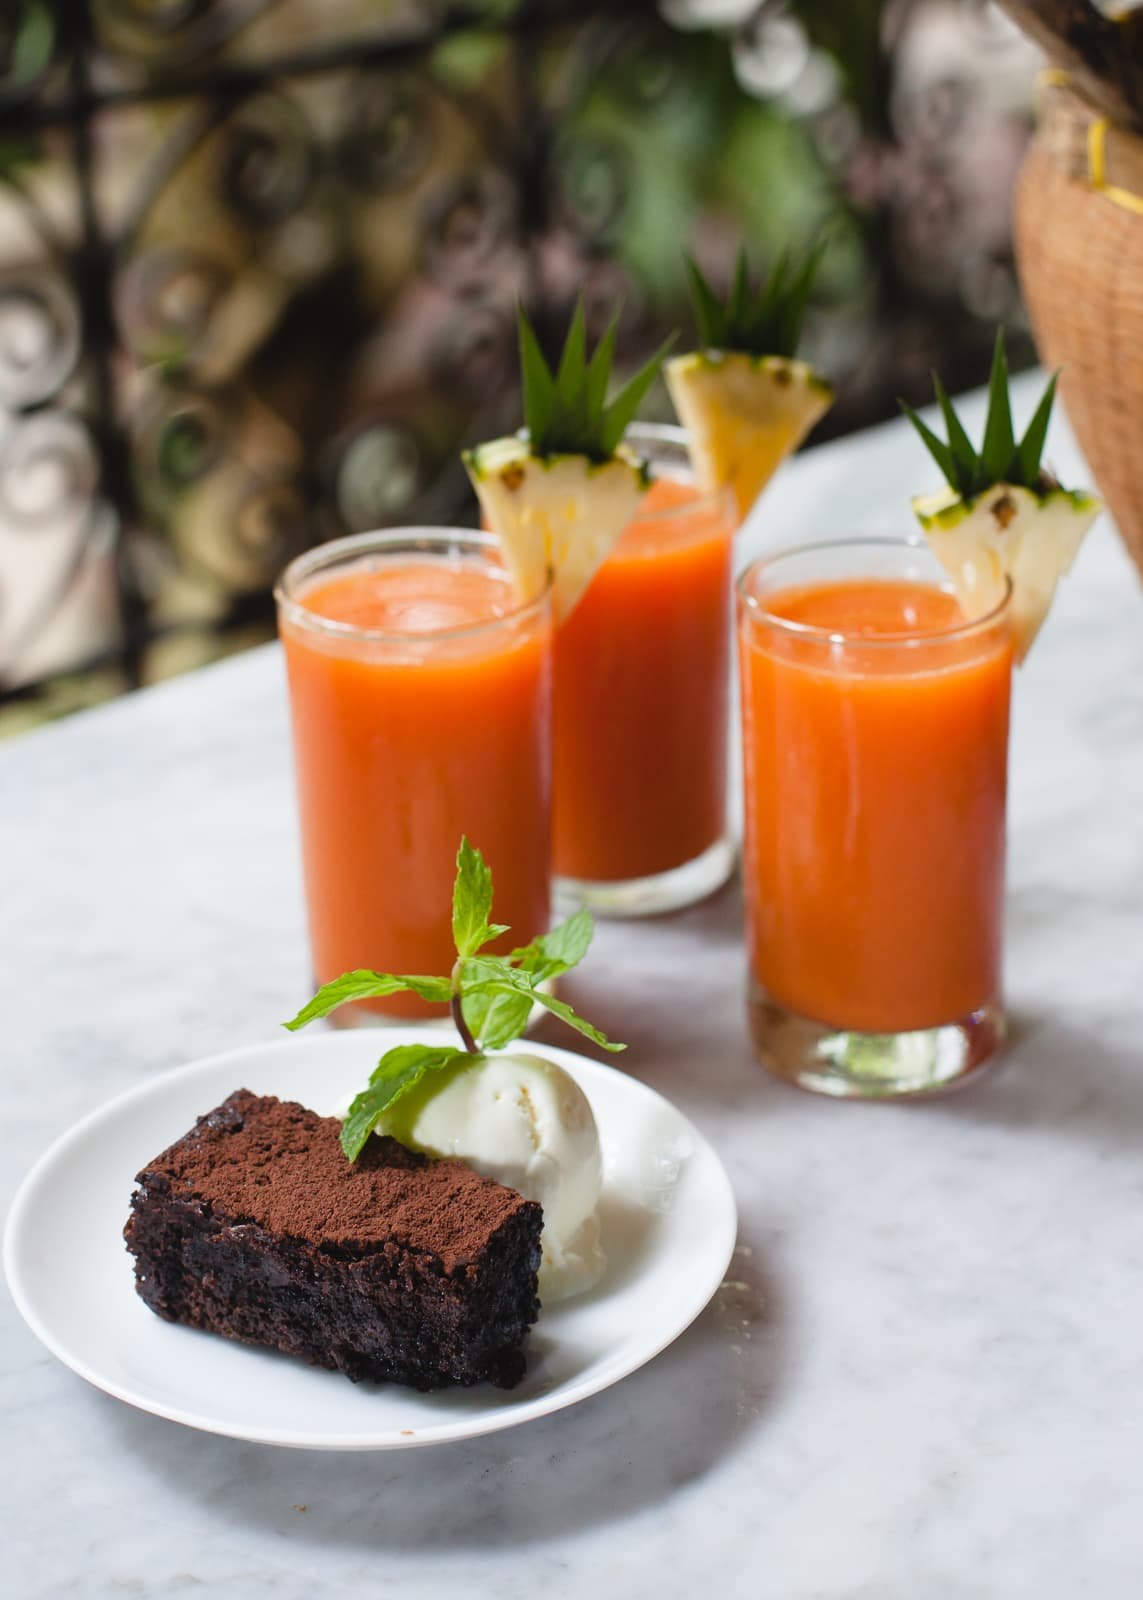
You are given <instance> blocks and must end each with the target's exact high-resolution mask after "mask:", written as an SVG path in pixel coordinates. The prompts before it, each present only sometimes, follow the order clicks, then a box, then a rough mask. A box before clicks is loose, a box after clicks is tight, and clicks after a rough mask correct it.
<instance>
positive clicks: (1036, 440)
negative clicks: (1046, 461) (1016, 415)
mask: <svg viewBox="0 0 1143 1600" xmlns="http://www.w3.org/2000/svg"><path fill="white" fill-rule="evenodd" d="M1059 376H1060V375H1059V373H1058V372H1054V373H1053V374H1052V376H1051V378H1050V379H1049V382H1048V387H1047V388H1046V389H1045V390H1044V392H1043V394H1042V395H1041V396H1040V403H1039V405H1038V406H1037V407H1036V410H1035V413H1034V415H1033V417H1032V420H1031V422H1030V423H1029V424H1028V426H1027V429H1026V430H1025V433H1024V437H1023V439H1021V441H1020V446H1019V449H1018V450H1017V452H1016V456H1017V460H1018V461H1019V463H1020V482H1021V483H1022V484H1023V485H1024V486H1025V487H1026V488H1028V489H1031V488H1034V487H1035V485H1036V483H1037V482H1038V480H1039V477H1040V458H1041V457H1042V456H1043V454H1044V443H1045V440H1046V439H1047V437H1048V423H1049V421H1050V420H1051V416H1052V403H1053V401H1054V400H1055V398H1056V383H1057V382H1058V380H1059Z"/></svg>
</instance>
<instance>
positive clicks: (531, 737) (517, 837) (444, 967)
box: [277, 528, 552, 1023]
mask: <svg viewBox="0 0 1143 1600" xmlns="http://www.w3.org/2000/svg"><path fill="white" fill-rule="evenodd" d="M277 601H278V622H279V631H280V633H281V637H282V643H283V645H284V647H285V655H286V667H287V673H288V677H289V688H290V707H291V713H292V719H293V732H294V755H295V763H296V769H297V782H298V801H299V810H300V815H301V832H302V854H303V860H304V866H305V882H306V899H307V903H308V909H309V926H310V944H311V949H312V954H313V966H314V978H315V981H316V982H317V983H319V984H322V983H327V982H329V980H330V979H332V978H336V977H338V976H339V975H340V974H341V973H342V972H347V971H350V970H352V969H354V968H357V967H368V968H373V969H375V970H377V971H382V972H416V973H441V972H448V971H449V969H450V967H451V966H452V963H453V960H454V959H455V955H456V952H455V949H454V947H453V940H452V925H451V917H450V904H451V895H452V882H453V877H454V875H455V871H456V852H457V847H458V845H459V843H460V839H461V836H462V835H464V834H466V835H467V836H468V838H469V839H470V840H471V841H472V843H473V844H474V845H476V846H477V847H478V848H479V849H480V850H482V851H483V852H484V855H485V858H486V859H487V861H488V863H489V865H490V867H491V868H492V873H493V876H494V879H495V883H496V912H497V916H498V917H499V918H502V920H503V921H504V922H506V923H508V924H509V925H510V927H511V930H512V931H511V934H510V935H508V936H507V938H506V940H505V941H502V942H503V943H504V946H505V948H509V947H510V946H512V945H514V944H516V943H521V944H522V943H525V942H526V941H528V940H529V939H531V938H533V937H534V936H535V935H536V934H537V933H542V932H543V931H544V930H545V929H546V928H547V926H548V899H549V876H550V871H551V822H550V817H551V811H550V791H551V774H550V767H551V683H552V620H551V596H550V591H549V590H548V589H545V591H544V593H543V594H541V595H540V596H539V597H538V598H537V599H535V600H533V601H531V602H529V603H528V604H526V605H521V604H520V602H519V600H518V599H517V598H516V595H515V592H514V590H513V588H512V584H511V582H510V579H509V577H508V574H507V572H506V570H505V568H504V566H503V565H502V563H501V561H500V558H499V554H498V551H497V546H496V541H495V540H494V539H492V538H489V537H488V536H487V535H483V534H477V533H467V532H457V531H454V530H451V529H445V528H408V529H401V530H395V531H393V532H386V533H367V534H360V535H356V536H354V537H353V538H348V539H337V540H335V541H333V542H332V543H330V544H325V545H320V546H318V547H317V548H316V549H314V550H311V551H309V552H308V553H307V554H305V555H303V556H300V557H299V558H298V559H297V560H296V561H294V562H293V563H292V564H291V565H290V566H289V567H288V568H287V569H286V572H285V574H284V576H283V578H282V580H281V582H280V584H279V586H278V590H277ZM443 1010H444V1008H442V1007H433V1006H429V1005H426V1003H425V1002H423V1001H421V1000H419V999H418V998H417V997H416V996H415V995H407V994H401V995H392V996H390V997H387V998H385V999H383V1000H371V1001H368V1002H365V1003H363V1004H362V1005H360V1006H346V1007H344V1008H343V1009H342V1010H341V1011H339V1012H337V1013H336V1016H337V1017H338V1018H340V1019H344V1020H346V1021H348V1022H350V1023H352V1022H363V1021H364V1022H368V1021H373V1022H376V1021H378V1020H384V1018H386V1017H390V1018H407V1017H425V1016H432V1015H434V1014H437V1013H440V1014H443ZM347 1012H348V1013H350V1015H349V1016H348V1017H347V1016H346V1013H347Z"/></svg>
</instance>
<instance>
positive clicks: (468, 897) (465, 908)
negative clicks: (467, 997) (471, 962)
mask: <svg viewBox="0 0 1143 1600" xmlns="http://www.w3.org/2000/svg"><path fill="white" fill-rule="evenodd" d="M491 914H492V870H491V868H490V867H489V866H488V864H487V862H486V861H485V859H484V857H483V855H482V854H481V853H480V851H479V850H476V849H474V848H473V846H472V845H470V844H469V842H468V840H467V839H462V840H461V841H460V849H459V850H458V851H457V855H456V884H455V886H454V888H453V892H452V936H453V940H454V942H455V944H456V953H457V955H458V956H460V958H461V959H462V960H464V958H465V957H466V956H471V955H475V954H476V952H477V951H478V950H479V949H480V948H481V947H482V946H483V945H486V944H487V943H488V942H489V940H491V939H496V938H499V936H500V934H502V933H507V932H508V929H507V926H506V925H505V924H504V923H502V922H489V920H488V918H489V917H490V916H491Z"/></svg>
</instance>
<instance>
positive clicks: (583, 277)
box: [0, 0, 1031, 728]
mask: <svg viewBox="0 0 1143 1600" xmlns="http://www.w3.org/2000/svg"><path fill="white" fill-rule="evenodd" d="M716 9H717V11H718V13H719V15H720V16H721V17H722V18H723V19H724V21H725V20H726V19H729V25H727V26H723V27H721V28H718V29H710V28H708V27H705V26H704V25H703V24H704V17H705V15H706V14H707V12H708V11H709V7H708V6H707V5H706V4H705V3H704V0H663V3H662V4H661V5H654V4H650V3H638V0H606V3H596V0H488V3H485V4H473V5H466V6H457V5H450V4H448V3H446V0H404V3H386V0H68V3H67V4H59V3H55V0H5V3H4V6H3V8H2V14H0V705H3V706H6V708H7V709H6V711H5V712H3V714H2V717H3V718H7V726H9V727H11V726H15V725H17V724H18V723H20V722H23V721H26V720H28V719H29V717H30V716H33V715H34V716H36V717H40V716H43V715H50V714H52V713H53V712H54V711H57V710H61V709H68V708H70V707H71V706H73V705H77V704H82V703H85V702H87V701H89V700H91V699H93V698H102V697H104V696H106V695H107V694H111V693H115V692H117V691H119V690H120V689H123V688H128V687H131V686H133V685H136V684H139V683H142V682H145V681H149V680H151V679H153V678H155V677H158V676H162V675H164V674H166V673H168V672H171V671H175V670H178V669H180V668H181V667H184V666H188V665H192V664H194V663H196V662H197V661H200V660H204V659H207V658H209V657H210V656H212V655H215V654H218V653H219V652H220V651H222V650H225V649H230V648H235V647H238V646H240V645H241V644H243V643H245V642H247V641H249V640H252V639H255V638H259V637H264V636H265V635H266V634H267V633H268V631H269V629H270V626H271V622H272V612H271V601H270V598H269V589H270V585H271V582H272V580H273V578H274V576H275V575H276V573H277V571H278V570H279V569H280V567H281V566H282V564H283V563H284V562H285V561H286V560H287V559H288V558H289V557H290V556H291V555H292V554H293V553H295V552H296V551H297V550H298V549H300V548H303V547H304V546H306V545H308V544H310V543H313V542H314V541H315V540H318V539H323V538H326V537H329V536H331V535H333V534H335V533H337V532H341V531H347V530H353V529H358V528H364V527H371V526H377V525H381V524H385V523H395V522H403V521H423V522H428V521H451V520H456V519H458V518H461V519H463V518H465V517H467V516H468V515H469V513H470V505H469V501H468V493H467V486H466V484H465V481H464V478H463V474H462V472H461V469H460V466H459V461H458V450H459V448H460V447H461V446H462V445H463V444H465V443H467V442H469V441H471V440H472V439H473V438H476V437H480V436H481V435H487V434H488V433H490V432H492V431H496V430H502V429H505V428H508V427H511V426H514V425H515V423H516V421H517V420H518V416H517V412H518V398H517V393H516V380H515V354H514V330H513V311H514V305H515V302H516V301H517V299H523V300H524V301H526V302H527V303H528V304H529V306H530V307H531V308H532V310H533V312H534V314H535V315H536V317H537V319H538V321H539V323H540V325H541V327H544V326H547V328H548V329H549V331H550V333H551V334H552V335H553V336H554V334H555V333H556V331H558V330H559V329H560V328H561V327H562V325H563V322H564V319H565V318H566V316H567V314H568V310H569V307H570V305H571V303H572V301H573V300H574V297H575V295H576V294H577V293H579V292H581V291H582V292H583V293H584V294H585V295H586V296H587V300H588V305H589V310H590V309H592V308H594V309H595V311H596V314H597V315H599V316H602V315H603V314H604V312H605V310H606V309H607V308H608V307H609V306H610V305H611V303H612V302H613V301H615V300H616V299H621V300H622V302H623V305H624V312H623V321H622V325H621V354H622V355H623V356H624V357H625V358H627V359H634V358H637V357H639V356H640V355H642V354H643V353H644V352H645V351H646V350H647V349H649V348H650V347H651V346H652V345H653V344H654V343H655V342H657V341H658V339H659V337H660V336H661V333H662V331H663V329H664V328H665V327H666V326H670V325H677V324H678V323H680V322H684V323H685V321H686V317H687V313H686V309H685V296H684V293H683V284H682V274H681V270H680V252H681V249H682V248H683V247H686V248H689V249H691V250H693V251H694V252H695V253H697V254H698V255H699V257H700V259H702V260H704V262H705V264H706V265H707V267H708V269H709V270H710V271H711V272H713V273H714V274H715V275H716V276H717V275H718V274H719V273H720V272H721V271H723V270H724V269H725V267H726V265H727V264H728V263H729V261H730V259H731V257H732V255H733V252H734V249H735V248H736V246H737V243H738V241H739V239H740V238H743V237H744V238H746V240H747V241H748V242H749V243H750V244H751V245H752V247H753V249H754V254H755V256H756V258H757V259H758V261H759V263H761V262H763V261H764V260H765V259H766V258H767V257H768V256H770V255H771V254H772V253H773V251H774V250H775V249H776V248H777V247H778V246H779V245H780V244H781V243H782V242H784V241H785V240H786V239H788V238H790V237H795V238H797V237H805V236H808V235H811V234H814V233H816V232H817V231H819V230H820V229H821V228H822V227H824V226H828V227H829V228H830V229H831V232H832V236H833V239H834V244H833V247H832V248H831V251H830V255H829V258H828V263H827V269H826V274H825V278H824V281H823V284H822V294H821V304H820V305H819V307H818V310H817V313H816V318H815V321H814V322H813V324H812V326H811V329H810V337H811V340H812V341H813V342H814V345H815V352H814V353H815V354H816V355H817V356H818V358H819V359H821V360H822V361H824V362H825V364H826V365H827V366H830V367H831V368H832V369H833V370H834V371H835V372H836V373H838V374H839V375H840V376H842V377H843V378H844V379H845V382H844V386H843V391H842V399H841V403H840V405H839V407H838V409H837V411H836V413H835V414H834V417H833V419H832V421H831V424H830V426H831V427H833V428H838V427H845V426H852V425H854V424H856V423H858V422H863V421H867V420H871V419H874V418H876V417H877V416H879V415H884V414H887V412H888V411H889V409H890V408H891V405H892V402H893V397H894V395H895V394H896V393H898V392H906V393H910V394H916V393H917V392H918V391H919V390H920V388H921V387H922V386H923V382H924V373H925V371H926V369H927V367H928V366H929V365H930V364H932V363H933V362H936V363H938V364H941V365H942V367H943V368H944V370H945V371H946V373H947V374H948V376H949V378H950V381H951V382H952V384H953V385H954V386H956V385H957V384H958V383H964V382H969V381H974V380H975V379H976V378H977V377H978V376H979V375H980V373H981V371H982V366H983V362H984V360H985V354H986V350H987V347H988V344H989V341H990V336H991V323H992V321H993V320H994V319H995V318H996V317H998V316H1009V317H1011V316H1013V315H1018V310H1017V308H1016V303H1015V291H1014V285H1013V278H1012V273H1011V263H1010V259H1009V251H1008V235H1007V186H1008V184H1009V183H1010V180H1011V175H1012V171H1013V170H1014V166H1015V163H1016V161H1017V159H1018V157H1019V153H1020V150H1021V148H1022V144H1023V140H1024V137H1025V132H1026V126H1027V109H1028V108H1027V102H1028V92H1027V85H1028V84H1029V83H1030V78H1031V64H1030V62H1029V60H1028V58H1027V56H1026V54H1025V52H1024V51H1023V48H1022V47H1021V46H1019V45H1018V44H1017V43H1016V41H1015V40H1014V38H1013V37H1012V36H1010V35H1009V34H1008V33H1007V32H1006V31H1005V30H1004V28H1003V26H1002V25H1001V24H999V23H997V22H996V21H995V20H994V19H993V18H992V17H991V16H990V15H989V14H988V13H987V10H986V9H985V8H982V7H981V6H979V5H970V4H965V5H963V6H962V7H961V9H960V13H959V22H958V27H959V30H960V31H959V32H958V33H957V34H956V36H955V37H956V38H957V39H959V40H961V41H962V45H963V49H962V52H961V56H960V57H957V55H956V52H955V51H953V52H952V54H951V56H950V49H949V33H948V23H947V17H948V12H949V8H948V6H947V5H946V4H941V5H935V4H929V3H928V0H916V3H913V4H905V5H901V4H897V5H890V6H886V5H882V4H880V3H873V0H813V3H807V4H803V5H795V4H778V3H775V0H763V3H757V0H754V3H747V0H743V3H742V4H741V5H739V6H737V8H735V7H734V6H733V5H729V6H728V5H727V4H725V3H724V4H721V5H720V6H719V7H718V8H716ZM938 14H939V16H940V18H943V20H941V21H940V23H939V26H940V28H941V29H943V30H944V31H943V32H940V33H939V36H938V34H937V33H935V32H933V30H934V29H935V28H936V27H937V19H938ZM927 33H931V34H932V38H931V40H930V42H929V43H928V44H926V38H927ZM926 63H928V65H926ZM4 725H5V723H4V721H3V720H2V718H0V728H2V727H3V726H4Z"/></svg>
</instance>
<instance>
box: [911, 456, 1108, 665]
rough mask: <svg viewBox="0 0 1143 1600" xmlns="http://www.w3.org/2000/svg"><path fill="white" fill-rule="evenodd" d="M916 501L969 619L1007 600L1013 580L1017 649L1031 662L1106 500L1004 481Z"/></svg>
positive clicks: (1018, 657)
mask: <svg viewBox="0 0 1143 1600" xmlns="http://www.w3.org/2000/svg"><path fill="white" fill-rule="evenodd" d="M912 504H913V511H914V514H915V515H916V518H917V520H918V522H919V523H920V525H921V527H922V529H923V530H924V534H925V538H926V540H927V541H928V544H929V547H930V548H931V550H932V552H933V554H934V555H935V556H936V558H937V560H938V561H939V562H940V563H941V566H942V567H944V569H945V571H946V572H947V573H948V575H949V577H950V579H951V580H952V583H953V586H954V588H955V589H956V594H957V599H958V600H959V601H960V605H961V609H962V611H963V612H964V614H965V616H966V617H967V618H968V619H969V621H978V620H979V619H980V618H982V617H986V616H988V615H989V613H990V612H992V611H995V610H996V609H997V607H999V606H1000V605H1001V604H1003V601H1004V598H1005V595H1006V593H1007V589H1008V585H1009V583H1010V584H1011V590H1012V592H1011V599H1010V601H1009V618H1010V626H1011V630H1012V641H1013V650H1014V655H1015V658H1016V661H1017V663H1019V662H1022V661H1024V660H1025V659H1026V657H1027V655H1028V652H1029V650H1030V649H1031V648H1032V645H1033V643H1034V641H1035V639H1036V635H1037V634H1038V633H1039V631H1040V629H1041V627H1042V626H1043V624H1044V619H1045V618H1046V616H1047V614H1048V611H1049V609H1050V607H1051V604H1052V601H1053V599H1054V598H1055V593H1056V589H1057V588H1058V586H1059V582H1060V579H1061V578H1062V577H1063V576H1064V574H1065V573H1066V572H1067V571H1068V569H1069V568H1070V567H1071V565H1072V563H1073V562H1074V561H1075V558H1076V556H1077V555H1078V554H1079V549H1080V546H1081V545H1082V544H1083V541H1084V539H1085V538H1086V536H1087V532H1088V529H1089V528H1090V527H1091V525H1092V523H1093V522H1094V521H1095V519H1096V517H1097V516H1098V515H1099V513H1100V512H1101V511H1102V509H1103V506H1102V503H1101V502H1100V501H1099V500H1097V499H1095V498H1094V497H1093V496H1092V495H1089V494H1085V493H1083V492H1082V491H1078V490H1077V491H1072V490H1066V489H1060V488H1056V487H1052V488H1050V489H1046V490H1044V491H1043V492H1037V491H1035V490H1032V489H1025V488H1023V487H1022V486H1021V485H1018V484H1010V483H997V484H993V485H992V487H991V488H989V489H986V490H985V491H984V492H983V493H982V494H979V495H977V496H975V497H974V498H973V499H970V500H966V499H965V498H964V497H963V496H961V495H959V494H957V493H956V491H955V490H954V489H952V488H950V487H948V486H946V487H945V489H944V490H943V492H941V493H938V494H935V495H919V496H917V497H916V498H915V499H914V500H913V502H912Z"/></svg>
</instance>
